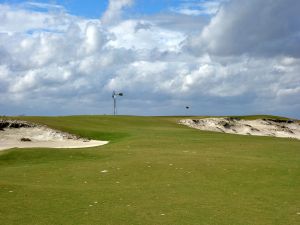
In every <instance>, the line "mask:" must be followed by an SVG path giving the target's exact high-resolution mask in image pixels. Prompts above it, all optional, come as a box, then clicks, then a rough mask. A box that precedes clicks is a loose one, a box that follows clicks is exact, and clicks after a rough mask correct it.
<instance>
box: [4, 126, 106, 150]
mask: <svg viewBox="0 0 300 225" xmlns="http://www.w3.org/2000/svg"><path fill="white" fill-rule="evenodd" d="M21 138H29V139H30V140H31V141H28V142H23V141H21ZM107 143H108V141H96V140H87V139H83V138H77V137H76V136H73V135H70V134H67V133H63V132H60V131H56V130H53V129H50V128H48V127H45V126H35V127H26V128H25V127H22V128H5V129H4V130H2V131H1V130H0V151H1V150H5V149H10V148H87V147H95V146H100V145H104V144H107Z"/></svg>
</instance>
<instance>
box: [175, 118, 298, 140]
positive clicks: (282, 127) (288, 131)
mask: <svg viewBox="0 0 300 225" xmlns="http://www.w3.org/2000/svg"><path fill="white" fill-rule="evenodd" d="M179 123H180V124H183V125H187V126H189V127H193V128H196V129H199V130H207V131H216V132H223V133H230V134H241V135H257V136H275V137H286V138H296V139H300V124H299V123H298V122H295V121H289V122H283V121H276V120H270V119H258V120H238V119H232V118H206V119H197V120H192V119H185V120H180V122H179Z"/></svg>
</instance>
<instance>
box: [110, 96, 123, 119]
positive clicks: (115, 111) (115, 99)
mask: <svg viewBox="0 0 300 225" xmlns="http://www.w3.org/2000/svg"><path fill="white" fill-rule="evenodd" d="M117 96H123V93H121V92H119V93H118V92H116V91H113V93H112V98H113V100H114V116H115V115H117Z"/></svg>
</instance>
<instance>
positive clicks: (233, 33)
mask: <svg viewBox="0 0 300 225" xmlns="http://www.w3.org/2000/svg"><path fill="white" fill-rule="evenodd" d="M299 11H300V2H299V1H294V0H276V1H273V0H266V1H261V0H253V1H247V0H231V1H229V2H225V3H224V4H223V5H222V7H221V9H220V10H219V12H218V14H217V15H216V16H215V17H213V18H212V19H211V21H210V23H209V25H208V26H206V27H205V28H204V30H202V31H201V34H200V35H198V36H196V37H193V38H191V40H190V46H191V48H192V49H194V48H197V49H198V51H199V50H200V49H202V50H203V51H209V52H210V53H212V54H218V55H239V54H255V55H264V56H271V57H272V56H274V55H279V54H282V55H283V54H284V55H289V56H294V57H299V56H300V55H299V53H300V46H299V45H298V44H297V43H299V41H300V27H299V24H300V18H299V16H298V14H299Z"/></svg>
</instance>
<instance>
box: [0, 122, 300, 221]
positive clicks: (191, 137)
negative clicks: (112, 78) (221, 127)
mask: <svg viewBox="0 0 300 225" xmlns="http://www.w3.org/2000/svg"><path fill="white" fill-rule="evenodd" d="M182 118H183V117H135V116H116V117H113V116H68V117H21V118H20V119H22V120H27V121H32V122H36V123H40V124H45V125H48V126H49V127H52V128H55V129H59V130H62V131H67V132H70V133H72V134H76V135H80V136H82V137H85V138H90V139H94V140H105V141H109V144H107V145H103V146H99V147H93V148H86V149H76V150H75V149H22V150H21V149H11V150H7V151H2V152H0V224H1V225H297V224H300V141H299V140H293V139H288V138H275V137H256V136H242V135H234V134H224V133H215V132H207V131H200V130H196V129H192V128H189V127H186V126H183V125H179V124H177V121H179V120H180V119H182ZM252 118H256V117H249V119H252Z"/></svg>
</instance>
